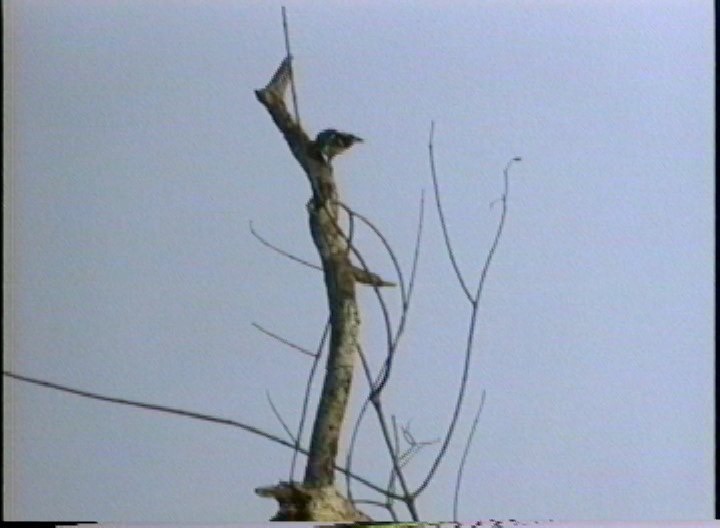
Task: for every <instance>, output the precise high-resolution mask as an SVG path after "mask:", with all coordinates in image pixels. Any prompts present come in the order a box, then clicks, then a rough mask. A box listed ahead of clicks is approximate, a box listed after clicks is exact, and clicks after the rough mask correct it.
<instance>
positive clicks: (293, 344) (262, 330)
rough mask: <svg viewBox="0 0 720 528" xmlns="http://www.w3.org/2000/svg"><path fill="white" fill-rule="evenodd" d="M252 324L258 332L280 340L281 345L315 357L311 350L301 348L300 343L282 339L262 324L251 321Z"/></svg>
mask: <svg viewBox="0 0 720 528" xmlns="http://www.w3.org/2000/svg"><path fill="white" fill-rule="evenodd" d="M252 325H253V326H254V327H255V328H257V329H258V330H259V331H260V332H262V333H263V334H265V335H266V336H269V337H272V338H273V339H276V340H278V341H280V342H281V343H282V344H283V345H286V346H289V347H290V348H292V349H294V350H297V351H298V352H300V353H302V354H305V355H306V356H310V357H315V356H316V355H315V354H314V353H312V352H310V351H309V350H308V349H307V348H303V347H301V346H300V345H296V344H295V343H292V342H291V341H288V340H287V339H284V338H282V337H280V336H279V335H277V334H273V333H272V332H271V331H270V330H266V329H265V328H263V327H262V326H260V325H259V324H257V323H252Z"/></svg>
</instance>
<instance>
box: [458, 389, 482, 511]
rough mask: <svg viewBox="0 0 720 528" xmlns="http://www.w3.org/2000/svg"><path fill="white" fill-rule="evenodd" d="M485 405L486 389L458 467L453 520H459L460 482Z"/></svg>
mask: <svg viewBox="0 0 720 528" xmlns="http://www.w3.org/2000/svg"><path fill="white" fill-rule="evenodd" d="M483 407H485V391H484V390H483V391H482V396H481V397H480V405H478V410H477V412H476V413H475V418H474V419H473V423H472V427H471V428H470V434H469V435H468V439H467V442H466V443H465V449H464V450H463V454H462V458H461V459H460V466H459V467H458V472H457V479H456V481H455V494H454V496H453V521H454V522H457V521H458V503H459V497H460V484H461V483H462V475H463V470H464V469H465V461H466V460H467V456H468V453H469V452H470V446H471V445H472V441H473V437H474V436H475V430H476V429H477V426H478V422H479V421H480V414H481V413H482V410H483Z"/></svg>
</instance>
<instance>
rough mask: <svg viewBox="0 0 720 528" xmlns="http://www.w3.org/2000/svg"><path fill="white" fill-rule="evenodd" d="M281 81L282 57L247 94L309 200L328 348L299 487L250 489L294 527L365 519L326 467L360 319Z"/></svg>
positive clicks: (335, 224) (330, 465) (341, 245)
mask: <svg viewBox="0 0 720 528" xmlns="http://www.w3.org/2000/svg"><path fill="white" fill-rule="evenodd" d="M289 80H290V59H289V58H286V59H285V60H284V61H283V62H282V64H281V65H280V67H279V68H278V70H277V71H276V72H275V75H274V76H273V78H272V79H271V81H270V83H268V85H267V86H266V87H265V88H263V89H261V90H257V91H256V92H255V95H256V97H257V99H258V101H260V103H262V104H263V105H264V106H265V108H266V109H267V111H268V112H269V113H270V116H271V117H272V119H273V121H274V123H275V125H276V126H277V127H278V129H280V132H282V134H283V136H284V138H285V140H286V142H287V144H288V146H289V147H290V150H291V152H292V153H293V156H294V157H295V159H296V160H297V161H298V163H299V164H300V166H301V167H302V168H303V170H304V172H305V174H306V176H307V178H308V181H309V183H310V187H311V189H312V197H311V199H310V201H309V202H308V203H307V211H308V221H309V225H310V233H311V235H312V238H313V242H314V243H315V247H316V248H317V251H318V254H319V256H320V260H321V262H322V268H323V273H324V280H325V288H326V290H327V299H328V308H329V310H330V325H331V330H330V346H329V352H328V359H327V366H326V371H325V379H324V383H323V389H322V396H321V399H320V403H319V406H318V410H317V414H316V417H315V423H314V426H313V432H312V438H311V441H310V449H309V456H308V460H307V465H306V470H305V477H304V480H303V483H302V485H299V484H297V483H282V482H281V483H280V484H279V485H277V486H274V487H269V488H258V490H256V491H257V492H258V494H259V495H261V496H265V497H267V496H272V497H275V498H276V499H277V500H278V502H279V503H280V509H281V511H279V512H278V515H279V516H280V518H277V517H278V516H276V519H275V520H281V519H282V520H289V519H286V517H288V515H290V516H292V517H293V519H292V520H295V521H303V520H304V521H313V520H331V521H343V520H350V521H357V520H369V518H368V517H367V516H366V515H364V514H362V513H361V512H359V511H357V510H355V508H354V507H353V506H352V504H350V503H349V502H348V501H347V499H345V498H344V497H342V496H341V495H340V494H339V493H338V492H337V491H336V490H335V488H334V480H335V479H334V477H335V470H334V462H335V458H336V455H337V452H338V444H339V441H340V430H341V427H342V423H343V419H344V416H345V411H346V408H347V404H348V399H349V395H350V389H351V386H352V377H353V365H354V361H355V357H356V356H357V355H358V353H359V350H360V344H359V340H358V333H359V326H360V315H359V311H358V306H357V301H356V296H355V278H356V270H355V268H354V267H353V266H352V264H351V262H350V258H349V248H348V244H347V242H346V238H345V236H344V234H343V233H342V232H341V231H340V229H341V228H340V226H339V219H338V206H337V202H338V199H337V186H336V185H335V180H334V177H333V169H332V166H331V165H330V163H329V162H327V161H325V160H324V159H323V157H322V156H321V155H320V153H319V152H318V150H317V148H316V146H315V144H314V142H313V141H312V140H311V139H310V138H309V137H308V135H307V134H306V133H305V131H304V130H303V129H302V127H301V126H300V124H299V123H297V122H296V121H295V120H294V119H293V117H292V116H291V115H290V113H289V112H288V110H287V107H286V105H285V101H284V94H285V92H286V90H287V87H288V84H289V82H290V81H289ZM308 494H310V495H308ZM308 497H311V499H308ZM323 501H326V503H324V502H323ZM328 501H329V502H328ZM342 501H345V502H346V503H347V504H344V503H343V502H342ZM283 512H284V513H283ZM288 512H292V513H291V514H288ZM313 512H314V513H313ZM327 512H336V513H333V514H332V515H340V517H338V518H328V517H327ZM342 512H345V513H342ZM332 515H331V517H332ZM318 516H319V517H318ZM298 517H301V518H298ZM305 517H307V518H305ZM315 517H318V518H315Z"/></svg>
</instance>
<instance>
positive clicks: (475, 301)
mask: <svg viewBox="0 0 720 528" xmlns="http://www.w3.org/2000/svg"><path fill="white" fill-rule="evenodd" d="M514 161H520V158H513V159H512V160H510V161H509V162H508V164H507V165H506V166H505V170H504V171H503V175H504V182H505V188H504V193H503V196H502V214H501V215H500V221H499V222H498V227H497V230H496V232H495V239H494V240H493V243H492V246H491V247H490V250H489V251H488V254H487V258H486V259H485V264H484V265H483V269H482V272H481V273H480V279H479V280H478V287H477V291H476V294H475V297H470V303H471V305H472V310H471V313H470V327H469V329H468V336H467V343H466V345H465V362H464V365H463V371H462V378H461V380H460V387H459V389H458V396H457V400H456V401H455V408H454V410H453V415H452V418H451V420H450V425H449V426H448V430H447V432H446V433H445V440H444V441H443V444H442V446H441V447H440V451H439V452H438V454H437V456H436V457H435V461H434V462H433V464H432V466H431V467H430V470H429V471H428V474H427V476H426V477H425V480H424V481H423V483H422V484H421V485H420V486H419V487H418V488H417V490H415V492H414V494H415V495H418V494H420V493H422V491H423V490H424V489H425V488H426V487H427V486H428V485H429V484H430V481H431V480H432V477H433V475H434V474H435V471H437V468H438V467H439V465H440V462H441V461H442V459H443V457H444V456H445V453H446V452H447V448H448V446H449V444H450V440H451V439H452V437H453V434H454V432H455V426H456V425H457V420H458V417H459V416H460V411H461V409H462V404H463V400H464V397H465V390H466V388H467V381H468V378H469V376H470V362H471V359H472V349H473V342H474V338H475V328H476V325H477V314H478V309H479V306H480V303H479V301H480V296H481V295H482V291H483V288H484V286H485V279H486V278H487V272H488V270H489V269H490V264H491V262H492V260H493V257H494V256H495V250H496V249H497V246H498V242H499V241H500V237H501V236H502V233H503V229H504V227H505V218H506V217H507V196H508V190H509V183H508V180H509V178H508V170H509V169H510V165H511V164H512V163H513V162H514Z"/></svg>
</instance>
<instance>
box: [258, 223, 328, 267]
mask: <svg viewBox="0 0 720 528" xmlns="http://www.w3.org/2000/svg"><path fill="white" fill-rule="evenodd" d="M250 232H251V233H252V234H253V236H254V237H255V238H257V239H258V240H259V241H260V243H261V244H263V245H264V246H267V247H269V248H270V249H272V250H273V251H276V252H278V253H280V254H281V255H282V256H283V257H287V258H289V259H290V260H294V261H295V262H299V263H300V264H302V265H303V266H307V267H308V268H312V269H316V270H320V271H322V267H321V266H318V265H317V264H313V263H312V262H308V261H307V260H304V259H301V258H300V257H296V256H295V255H291V254H290V253H288V252H287V251H285V250H283V249H280V248H279V247H277V246H275V245H273V244H271V243H270V242H268V241H267V240H265V239H264V238H263V237H262V236H260V235H259V234H258V232H257V231H255V228H254V227H253V223H252V221H250Z"/></svg>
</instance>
